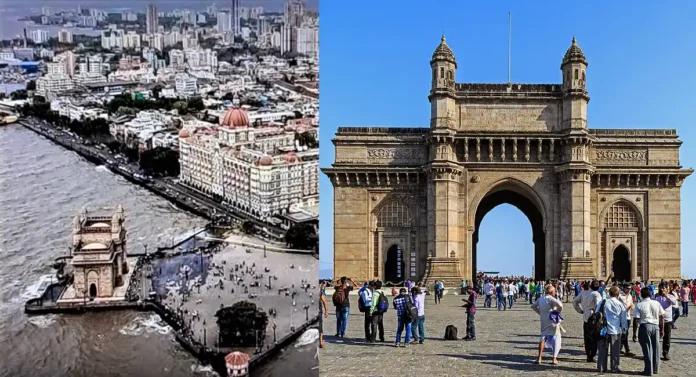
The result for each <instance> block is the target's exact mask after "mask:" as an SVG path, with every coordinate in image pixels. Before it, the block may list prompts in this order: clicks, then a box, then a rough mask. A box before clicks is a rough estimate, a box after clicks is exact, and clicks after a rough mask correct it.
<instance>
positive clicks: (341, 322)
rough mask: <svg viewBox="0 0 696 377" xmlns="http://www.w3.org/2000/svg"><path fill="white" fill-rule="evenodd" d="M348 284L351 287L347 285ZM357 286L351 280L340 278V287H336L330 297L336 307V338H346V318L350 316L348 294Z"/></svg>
mask: <svg viewBox="0 0 696 377" xmlns="http://www.w3.org/2000/svg"><path fill="white" fill-rule="evenodd" d="M348 282H350V283H352V284H353V285H352V286H351V285H349V284H348ZM357 285H358V284H357V283H356V282H355V281H354V280H353V279H351V278H348V277H345V276H343V277H341V280H340V285H338V286H336V290H335V292H334V294H333V296H332V301H333V304H334V306H335V307H336V337H337V338H339V337H340V338H343V337H345V336H346V327H347V326H348V316H349V315H350V299H349V296H348V295H349V294H350V292H351V291H352V290H353V287H354V286H357Z"/></svg>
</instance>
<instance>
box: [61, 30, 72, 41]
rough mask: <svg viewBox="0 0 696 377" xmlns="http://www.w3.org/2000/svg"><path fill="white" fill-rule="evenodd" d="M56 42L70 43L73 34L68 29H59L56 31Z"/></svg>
mask: <svg viewBox="0 0 696 377" xmlns="http://www.w3.org/2000/svg"><path fill="white" fill-rule="evenodd" d="M58 42H59V43H72V42H73V34H72V33H71V32H70V30H66V29H61V30H60V31H59V32H58Z"/></svg>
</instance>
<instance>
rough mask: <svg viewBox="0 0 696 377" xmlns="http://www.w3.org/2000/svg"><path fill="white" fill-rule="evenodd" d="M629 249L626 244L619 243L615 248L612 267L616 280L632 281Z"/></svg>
mask: <svg viewBox="0 0 696 377" xmlns="http://www.w3.org/2000/svg"><path fill="white" fill-rule="evenodd" d="M629 255H630V254H629V251H628V249H627V248H626V246H624V245H619V246H617V247H616V249H614V255H613V259H612V262H611V269H612V271H614V279H616V281H620V282H625V281H631V259H630V257H629Z"/></svg>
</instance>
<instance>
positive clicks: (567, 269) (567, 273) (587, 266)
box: [561, 257, 597, 280]
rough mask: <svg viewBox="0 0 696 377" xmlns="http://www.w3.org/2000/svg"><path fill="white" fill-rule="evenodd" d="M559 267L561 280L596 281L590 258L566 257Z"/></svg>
mask: <svg viewBox="0 0 696 377" xmlns="http://www.w3.org/2000/svg"><path fill="white" fill-rule="evenodd" d="M562 263H563V264H562V266H561V279H563V280H566V279H571V280H592V279H596V278H597V277H596V276H595V272H594V263H593V262H592V258H584V257H566V258H563V262H562Z"/></svg>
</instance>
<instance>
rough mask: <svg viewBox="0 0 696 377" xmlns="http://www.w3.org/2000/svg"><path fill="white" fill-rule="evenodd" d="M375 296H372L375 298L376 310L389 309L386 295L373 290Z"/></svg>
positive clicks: (383, 311)
mask: <svg viewBox="0 0 696 377" xmlns="http://www.w3.org/2000/svg"><path fill="white" fill-rule="evenodd" d="M375 293H376V295H377V297H374V296H373V297H372V299H373V300H377V312H379V313H386V312H387V310H389V300H388V299H387V296H385V295H384V293H382V292H375Z"/></svg>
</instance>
